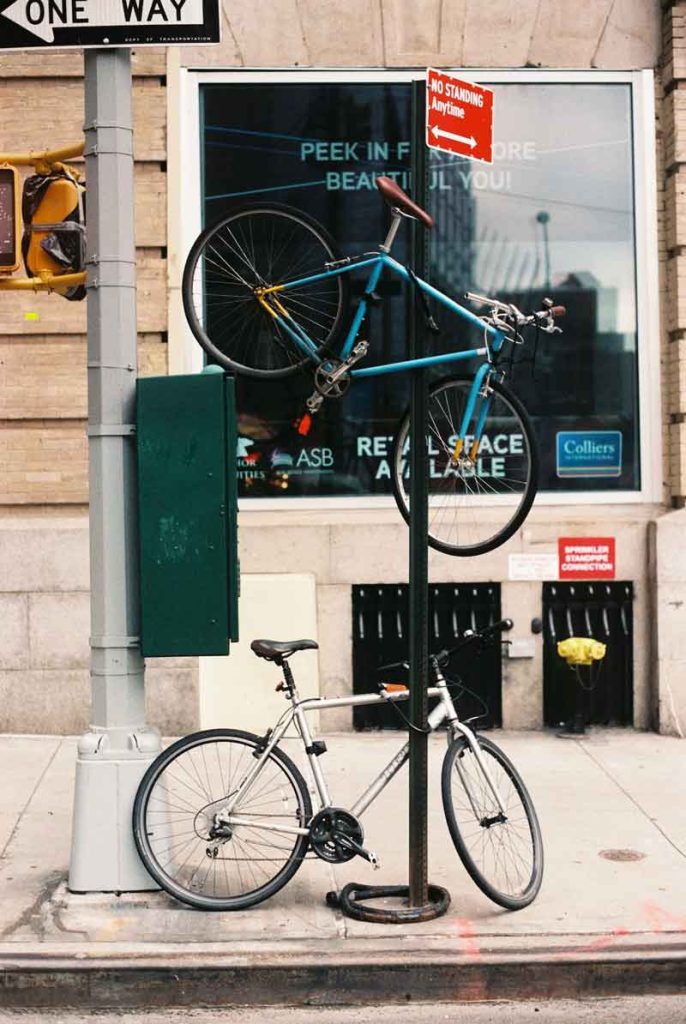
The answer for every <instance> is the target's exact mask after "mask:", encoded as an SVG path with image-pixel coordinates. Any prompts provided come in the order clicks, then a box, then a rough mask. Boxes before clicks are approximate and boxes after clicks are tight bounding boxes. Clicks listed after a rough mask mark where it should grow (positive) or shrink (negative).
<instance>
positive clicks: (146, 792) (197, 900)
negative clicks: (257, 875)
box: [133, 729, 312, 911]
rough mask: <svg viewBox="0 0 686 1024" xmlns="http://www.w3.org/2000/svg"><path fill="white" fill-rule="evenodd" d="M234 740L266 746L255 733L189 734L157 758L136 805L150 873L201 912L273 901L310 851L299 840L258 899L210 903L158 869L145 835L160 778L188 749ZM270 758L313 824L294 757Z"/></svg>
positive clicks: (275, 753) (138, 838) (304, 839)
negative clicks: (147, 815) (296, 791)
mask: <svg viewBox="0 0 686 1024" xmlns="http://www.w3.org/2000/svg"><path fill="white" fill-rule="evenodd" d="M232 737H235V738H238V739H240V740H243V741H247V742H248V743H252V744H253V745H254V746H255V747H258V746H259V745H261V744H262V742H263V741H262V739H261V738H260V737H259V736H256V735H255V734H254V733H250V732H244V731H243V730H241V729H206V730H201V731H199V732H194V733H189V735H188V736H184V737H182V739H180V740H177V741H176V742H175V743H172V744H171V745H170V746H169V747H167V748H166V749H165V750H163V751H162V753H161V754H159V755H158V756H157V757H156V758H155V760H154V761H153V762H152V764H151V765H150V766H149V767H148V769H147V771H146V773H145V775H144V776H143V778H142V779H141V782H140V785H139V786H138V790H137V791H136V797H135V800H134V804H133V838H134V842H135V844H136V849H137V850H138V854H139V856H140V858H141V860H142V862H143V865H144V866H145V869H146V871H147V872H148V874H149V875H150V876H151V877H152V878H153V879H154V880H155V881H156V882H157V884H158V885H159V886H160V887H161V888H162V889H164V891H165V892H167V893H168V894H169V895H170V896H173V897H174V898H175V899H178V900H179V901H180V902H182V903H185V904H187V905H188V906H191V907H194V908H195V909H197V910H211V911H225V910H244V909H246V907H252V906H255V905H256V904H257V903H262V902H263V900H266V899H269V898H270V897H271V896H273V895H274V893H276V892H278V891H279V889H282V888H283V886H284V885H286V883H287V882H289V881H290V880H291V878H292V877H293V875H294V874H295V873H296V871H297V870H298V868H299V867H300V865H301V864H302V862H303V859H304V857H305V854H306V853H307V850H308V847H309V842H310V839H309V835H307V836H299V837H298V841H297V842H296V844H295V846H294V848H293V853H292V854H291V856H290V857H289V859H288V860H287V861H286V863H285V865H284V867H283V868H282V869H281V871H279V872H278V874H277V875H275V876H274V878H273V879H272V880H271V881H270V882H268V883H266V884H265V886H263V887H262V888H260V889H258V890H256V893H257V895H256V894H255V893H253V894H248V895H246V896H238V897H232V898H229V899H228V900H221V899H220V900H217V899H209V898H208V897H202V896H197V895H196V894H191V893H189V892H188V890H186V889H183V888H182V887H181V886H177V885H175V883H174V881H173V879H171V878H170V877H169V876H168V875H166V874H165V872H164V871H163V869H161V868H159V867H158V865H157V860H156V858H155V856H154V854H153V853H152V850H151V849H150V844H149V843H148V841H147V836H146V832H145V811H146V809H147V802H148V799H149V796H150V793H151V791H152V787H153V785H154V783H155V781H156V779H157V777H158V776H159V774H160V773H161V772H162V770H163V769H164V768H166V767H167V766H168V765H169V764H171V762H172V761H174V760H175V759H176V757H177V756H178V755H179V754H180V753H182V752H183V751H185V750H186V749H190V748H192V747H193V746H199V745H200V744H202V743H205V742H211V741H212V740H222V739H227V738H232ZM270 757H273V758H274V760H275V761H276V762H278V763H279V764H280V766H281V767H282V768H284V769H285V770H286V772H290V774H291V777H292V779H291V781H292V782H293V784H294V787H298V788H299V796H300V798H301V800H302V805H303V813H304V818H305V821H304V823H303V824H305V823H307V822H309V820H310V818H311V817H312V802H311V800H310V794H309V790H308V787H307V783H306V782H305V780H304V779H303V777H302V774H301V772H300V771H299V769H298V767H297V765H295V764H294V763H293V761H292V760H291V759H290V757H288V755H287V754H285V753H284V752H283V750H280V749H279V748H278V747H274V749H273V750H272V751H271V754H270Z"/></svg>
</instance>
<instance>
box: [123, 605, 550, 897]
mask: <svg viewBox="0 0 686 1024" xmlns="http://www.w3.org/2000/svg"><path fill="white" fill-rule="evenodd" d="M511 626H512V622H511V621H510V620H508V619H505V620H503V621H502V622H498V623H495V624H494V625H492V626H489V627H487V628H486V629H482V630H480V631H479V632H478V633H472V632H469V633H466V634H465V635H464V636H463V637H462V639H461V641H460V643H459V644H458V645H457V647H455V648H452V649H451V650H450V651H447V650H446V651H441V652H440V653H438V654H436V655H433V656H432V657H431V658H430V674H431V683H432V685H431V686H430V687H429V696H430V697H432V698H437V700H438V702H437V704H436V705H435V707H434V708H433V710H432V711H431V712H430V714H429V720H428V725H429V730H430V731H433V730H435V729H438V728H439V727H441V726H443V725H446V726H447V740H448V749H447V751H446V754H445V757H444V760H443V770H442V775H441V790H442V796H443V807H444V811H445V817H446V822H447V824H448V829H449V831H450V835H451V837H452V840H453V843H454V844H455V848H456V850H457V852H458V854H459V856H460V858H461V860H462V863H463V864H464V866H465V868H466V869H467V871H468V872H469V874H470V875H471V877H472V879H473V880H474V881H475V882H476V884H477V885H478V886H479V888H480V889H481V890H482V891H483V892H484V893H485V894H486V895H487V896H488V897H489V898H490V899H492V900H493V901H494V902H495V903H497V904H499V905H500V906H502V907H505V908H507V909H508V910H518V909H520V908H522V907H526V906H528V904H529V903H531V902H532V900H533V899H535V897H536V894H537V893H538V890H539V888H540V886H541V880H542V876H543V844H542V840H541V830H540V826H539V824H538V819H537V817H536V812H535V810H534V806H533V803H532V801H531V797H530V796H529V794H528V792H527V790H526V787H525V785H524V783H523V782H522V780H521V778H520V776H519V773H518V772H517V770H516V769H515V767H514V766H513V764H512V763H511V761H510V760H509V759H508V758H507V757H506V755H505V754H504V753H503V752H502V751H501V750H500V748H499V747H497V746H496V744H495V743H493V741H492V740H490V739H488V738H487V737H485V736H478V735H477V734H476V733H475V732H474V731H473V730H472V729H471V728H470V727H469V726H468V725H467V724H465V722H462V721H460V719H459V717H458V714H457V711H456V709H455V705H454V703H453V699H452V696H451V693H450V688H449V687H450V684H449V683H448V681H447V679H446V678H445V676H444V674H443V668H444V667H445V665H446V664H447V662H448V660H449V658H450V657H451V656H452V654H453V653H455V652H456V651H457V650H459V649H461V648H464V647H466V646H467V645H471V644H477V645H480V644H485V643H487V642H489V641H491V640H492V639H493V638H495V637H497V636H499V635H500V632H501V631H502V630H505V629H510V628H511ZM251 647H252V650H253V651H254V653H255V654H256V655H257V656H258V657H259V658H265V659H266V660H268V661H272V662H274V663H275V664H276V665H278V666H279V667H280V668H281V670H282V672H283V679H282V681H281V682H280V683H279V685H278V686H277V690H280V691H281V692H283V694H284V696H285V698H286V700H287V701H288V703H289V706H288V708H287V709H286V711H285V712H284V714H283V715H282V716H281V718H280V719H279V720H278V722H277V723H276V725H275V726H274V727H273V728H272V729H268V730H267V732H266V733H265V735H264V736H256V735H254V734H252V733H248V732H241V731H238V730H235V729H211V730H208V731H204V732H197V733H193V734H192V735H190V736H186V737H184V738H183V739H181V740H178V741H177V742H176V743H173V744H172V745H171V746H170V747H168V748H167V749H166V750H164V751H163V752H162V753H161V754H160V755H159V757H158V758H157V759H156V760H155V761H154V762H153V763H152V764H151V765H150V767H149V768H148V770H147V772H146V774H145V776H144V777H143V779H142V781H141V784H140V787H139V789H138V792H137V794H136V800H135V804H134V810H133V832H134V838H135V841H136V846H137V848H138V852H139V854H140V856H141V858H142V860H143V863H144V864H145V866H146V868H147V870H148V871H149V872H150V874H151V875H152V877H153V878H154V879H155V881H156V882H158V883H159V885H160V886H161V887H162V888H163V889H165V890H166V891H167V892H168V893H169V894H170V895H172V896H175V897H176V898H177V899H179V900H181V901H183V902H184V903H188V904H190V905H191V906H193V907H197V908H200V909H202V910H241V909H244V908H245V907H250V906H253V905H254V904H256V903H260V902H261V901H262V900H265V899H267V898H268V897H269V896H272V895H273V894H274V893H275V892H277V891H278V890H279V889H281V888H282V886H284V885H285V884H286V882H288V881H289V880H290V879H291V878H292V877H293V875H294V874H295V872H296V871H297V870H298V868H299V867H300V865H301V864H302V862H303V859H304V857H305V855H306V854H307V853H308V851H309V852H312V853H313V854H315V855H316V856H317V857H320V858H321V859H322V860H325V861H328V862H329V863H341V862H344V861H348V860H351V859H352V858H353V857H355V856H360V857H363V858H364V859H366V860H368V861H369V862H370V863H372V864H374V865H376V863H377V858H376V857H375V855H374V854H373V853H372V852H371V851H370V850H368V849H367V848H366V847H365V845H364V842H365V838H364V831H363V828H362V824H361V822H360V817H361V815H362V814H363V812H364V811H365V810H366V809H367V808H368V807H369V806H370V804H371V803H372V802H373V801H374V800H375V799H376V797H377V796H378V795H379V794H380V793H381V792H382V791H383V789H385V787H386V785H387V784H388V782H389V781H390V780H391V779H392V778H393V776H394V775H396V774H397V772H398V771H399V770H400V769H401V768H402V766H403V765H404V764H405V762H406V761H407V759H408V756H409V744H408V743H406V744H405V745H404V746H403V747H402V749H400V750H399V751H398V753H397V754H396V755H395V757H393V758H392V760H391V761H390V762H389V763H388V764H387V765H386V767H385V768H384V769H383V770H382V771H381V772H380V773H379V775H378V776H377V777H376V778H375V779H374V780H373V781H372V782H371V784H370V785H369V786H368V787H367V789H366V790H365V792H364V793H363V794H362V795H361V796H360V798H359V799H358V800H357V802H356V803H355V804H354V805H353V806H352V807H351V808H350V809H346V808H343V807H338V806H336V805H335V804H334V802H333V801H332V798H331V796H330V794H329V789H328V786H327V784H326V780H325V777H324V772H323V770H322V765H321V762H320V757H321V755H322V754H324V753H325V752H326V744H325V742H324V741H323V740H316V739H313V737H312V734H311V732H310V728H309V724H308V719H307V714H308V712H309V711H315V710H317V711H321V710H324V709H326V708H337V707H359V706H361V705H364V704H383V703H385V702H390V703H393V704H397V703H400V702H402V701H406V700H407V699H408V697H409V689H408V688H407V687H406V686H404V685H403V684H397V683H381V684H380V687H379V691H380V692H379V693H378V694H374V693H370V694H357V695H350V696H345V697H324V698H322V697H312V698H308V699H305V700H301V699H300V698H299V696H298V691H297V689H296V685H295V680H294V678H293V673H292V672H291V668H290V665H289V664H288V659H289V658H290V657H291V656H292V655H293V654H295V652H296V651H305V650H313V649H315V648H316V647H317V644H316V643H315V641H314V640H294V641H290V642H285V643H280V642H276V641H272V640H255V641H253V643H252V645H251ZM386 668H388V669H390V668H391V666H386ZM398 710H399V709H398ZM403 717H404V716H403ZM292 724H294V725H295V730H296V732H297V734H298V737H299V738H300V739H301V741H302V743H303V746H304V751H305V754H306V757H307V761H308V763H309V767H310V772H311V775H312V782H313V787H312V792H313V794H314V795H315V797H316V801H317V804H318V806H317V809H316V810H315V811H313V808H312V802H311V799H310V791H309V788H308V785H307V783H306V782H305V780H304V778H303V776H302V774H301V772H300V770H299V769H298V768H297V766H296V765H295V764H294V763H293V761H292V760H291V759H290V758H289V757H288V756H287V755H286V754H285V753H284V751H283V750H282V749H280V747H279V742H280V741H281V740H282V739H283V738H284V737H285V735H286V733H287V730H288V729H289V728H290V726H291V725H292Z"/></svg>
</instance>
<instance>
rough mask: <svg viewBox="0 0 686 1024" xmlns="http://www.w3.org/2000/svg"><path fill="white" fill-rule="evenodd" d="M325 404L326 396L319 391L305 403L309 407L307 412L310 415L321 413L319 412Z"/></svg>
mask: <svg viewBox="0 0 686 1024" xmlns="http://www.w3.org/2000/svg"><path fill="white" fill-rule="evenodd" d="M323 402H324V396H323V395H320V394H319V392H318V391H314V392H313V393H312V394H311V395H310V397H309V398H308V399H307V401H306V402H305V405H306V406H307V411H308V412H309V413H310V414H312V413H315V412H319V410H320V409H321V407H322V404H323Z"/></svg>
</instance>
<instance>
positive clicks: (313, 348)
mask: <svg viewBox="0 0 686 1024" xmlns="http://www.w3.org/2000/svg"><path fill="white" fill-rule="evenodd" d="M362 267H371V273H370V275H369V280H368V281H367V286H366V288H365V290H364V293H363V295H362V298H361V299H360V301H359V303H358V305H357V309H356V311H355V315H354V317H353V321H352V323H351V325H350V329H349V331H348V334H347V336H346V339H345V341H344V343H343V347H342V348H341V351H340V358H341V359H342V360H344V359H346V358H347V357H348V356H349V355H350V353H351V352H352V349H353V346H354V344H355V339H356V338H357V335H358V332H359V330H360V327H361V326H362V321H363V319H364V317H365V314H366V312H367V307H368V305H369V301H370V298H371V296H372V294H373V292H374V290H375V289H376V286H377V284H378V283H379V279H380V277H381V274H382V273H383V271H384V269H388V270H390V271H391V272H392V273H394V274H397V275H398V276H399V277H401V278H402V279H403V280H404V281H406V282H409V283H413V284H416V285H417V287H419V288H421V290H422V291H423V292H426V294H427V295H430V296H431V297H432V298H433V299H436V301H437V302H440V303H441V305H443V306H447V308H448V309H450V310H452V312H453V313H456V314H457V315H458V316H459V317H461V318H462V319H463V320H466V321H467V322H468V323H470V324H472V325H473V326H475V327H478V328H479V329H480V330H482V331H484V332H485V337H486V338H488V339H490V340H489V341H487V344H486V345H485V346H483V347H482V348H473V349H463V350H461V351H459V352H447V353H444V354H442V355H434V356H423V357H422V358H420V359H406V360H403V361H402V362H398V363H385V364H382V365H381V366H369V367H362V368H360V369H353V370H351V371H350V375H351V377H355V378H357V377H379V376H381V375H382V374H386V373H399V372H403V371H405V370H414V369H418V368H419V367H422V366H438V365H440V364H442V363H452V362H458V361H459V360H463V359H472V358H474V357H476V356H486V361H485V362H483V363H482V364H481V365H480V366H479V368H478V370H477V371H476V374H475V376H474V382H473V384H472V387H471V389H470V393H469V398H468V400H467V404H466V407H465V411H464V415H463V418H462V423H461V424H460V434H459V437H460V439H461V440H462V441H464V438H465V437H466V436H467V433H468V430H469V424H470V423H471V422H472V418H473V416H474V410H475V408H476V403H477V398H478V396H479V393H480V390H481V387H482V384H483V382H484V378H485V377H486V375H487V373H488V372H489V370H490V369H491V366H492V360H491V353H496V354H497V353H498V352H499V351H500V349H501V347H502V344H503V341H504V340H505V335H504V334H503V333H502V331H498V330H497V329H496V328H494V327H491V326H490V325H489V324H486V323H484V321H483V320H481V319H480V318H479V317H478V316H476V315H475V314H474V313H472V312H470V311H469V310H468V309H465V307H464V306H461V305H460V304H459V303H457V302H455V301H454V300H453V299H450V298H449V297H448V296H447V295H444V294H443V292H441V291H439V290H438V289H437V288H434V287H432V285H430V284H428V283H427V282H426V281H423V280H422V279H421V278H419V277H416V276H415V275H413V276H412V277H410V274H409V272H408V270H407V268H406V267H404V266H403V265H402V264H401V263H398V262H397V261H396V260H394V259H393V258H392V257H391V256H389V255H388V253H387V252H383V251H382V252H379V253H378V254H377V253H374V254H373V255H371V256H369V257H368V258H363V259H360V260H352V261H351V262H350V263H346V264H345V266H339V267H330V268H327V269H326V270H323V271H322V272H321V273H318V274H311V275H309V276H308V277H301V278H298V279H297V280H295V281H288V282H287V283H286V284H281V285H274V286H272V287H270V288H265V289H264V291H263V292H262V293H261V296H260V301H261V304H262V305H263V306H264V307H265V309H266V310H267V311H268V312H269V313H270V315H271V316H272V317H273V318H274V319H275V320H276V322H277V323H278V324H279V325H280V326H281V327H282V328H283V330H285V331H286V332H287V333H288V335H289V336H290V337H291V338H292V340H293V341H294V342H295V344H296V345H297V347H298V348H299V349H300V351H301V352H302V353H303V355H304V356H306V357H307V358H308V359H310V360H311V361H312V362H313V363H321V362H325V361H326V356H322V355H320V353H319V350H318V348H317V345H316V344H315V343H314V342H313V341H312V339H311V338H310V337H309V336H308V335H307V333H306V332H305V331H304V330H303V328H302V327H301V326H300V324H298V323H297V322H296V321H295V320H294V319H293V318H292V317H291V315H290V314H289V312H288V310H286V309H285V308H284V306H283V305H282V304H281V303H280V302H279V301H278V295H279V294H280V293H282V292H283V293H285V292H287V291H288V290H289V289H291V288H299V287H301V286H302V285H304V284H310V283H311V282H313V281H322V280H324V279H326V278H329V277H338V276H339V275H341V274H349V273H351V272H352V271H354V270H359V269H361V268H362ZM270 300H271V301H270ZM489 406H490V398H489V397H488V396H485V399H484V401H483V402H482V403H481V406H480V408H479V415H478V419H477V422H476V425H475V428H474V431H473V435H474V440H475V442H477V443H478V441H479V439H480V438H481V431H482V430H483V425H484V423H485V421H486V417H487V415H488V410H489Z"/></svg>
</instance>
